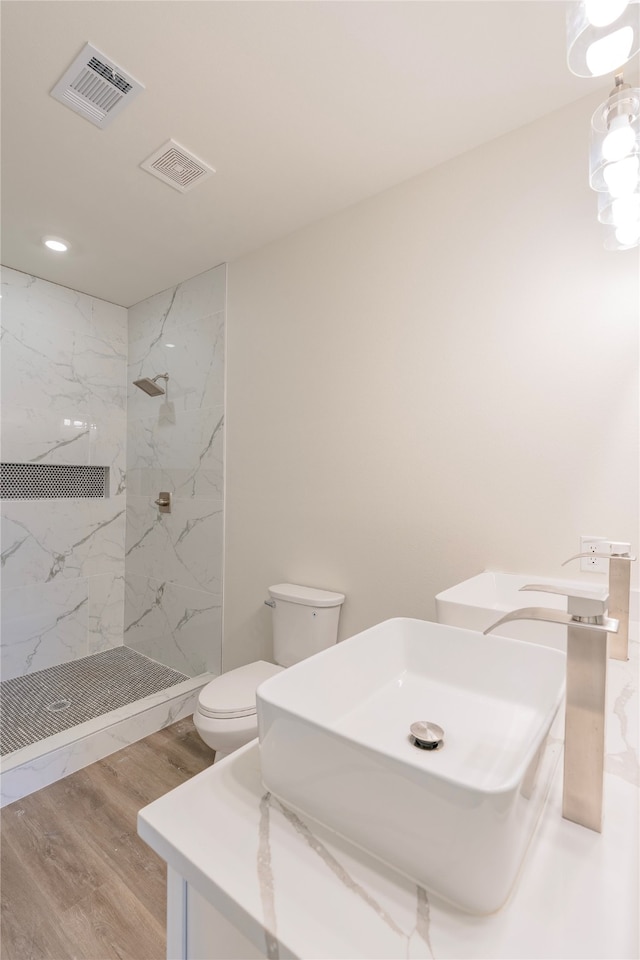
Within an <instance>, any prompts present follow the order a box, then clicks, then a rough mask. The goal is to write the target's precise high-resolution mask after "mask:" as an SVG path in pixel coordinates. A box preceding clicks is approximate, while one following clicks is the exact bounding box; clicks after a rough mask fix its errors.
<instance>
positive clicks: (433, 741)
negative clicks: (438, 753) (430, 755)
mask: <svg viewBox="0 0 640 960" xmlns="http://www.w3.org/2000/svg"><path fill="white" fill-rule="evenodd" d="M409 729H410V731H411V737H410V740H411V742H412V744H413V745H414V746H415V747H419V748H420V749H421V750H437V749H438V747H440V746H442V743H443V741H444V730H443V729H442V727H439V726H438V724H437V723H431V722H430V721H429V720H417V721H416V723H412V724H411V727H410V728H409Z"/></svg>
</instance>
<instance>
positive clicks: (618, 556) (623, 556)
mask: <svg viewBox="0 0 640 960" xmlns="http://www.w3.org/2000/svg"><path fill="white" fill-rule="evenodd" d="M611 546H612V547H616V546H617V544H615V543H614V544H612V545H611ZM583 557H593V559H594V560H628V561H629V562H630V563H632V562H633V561H635V559H636V558H635V557H632V556H631V554H630V553H616V552H615V551H614V550H612V552H611V553H590V552H587V553H576V554H574V556H573V557H569V559H568V560H563V561H562V563H561V564H560V566H561V567H566V565H567V564H568V563H571V561H572V560H582V558H583Z"/></svg>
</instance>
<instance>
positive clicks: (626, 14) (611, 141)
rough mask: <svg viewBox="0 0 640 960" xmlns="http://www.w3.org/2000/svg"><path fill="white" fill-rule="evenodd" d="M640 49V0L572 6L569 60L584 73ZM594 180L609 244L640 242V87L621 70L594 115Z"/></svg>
mask: <svg viewBox="0 0 640 960" xmlns="http://www.w3.org/2000/svg"><path fill="white" fill-rule="evenodd" d="M639 50H640V0H579V2H577V3H570V4H568V7H567V63H568V65H569V69H570V70H571V72H572V73H575V74H576V76H578V77H601V76H604V75H605V74H607V73H614V72H616V71H620V68H621V67H622V66H624V64H625V63H628V61H629V60H630V59H631V58H632V57H633V56H635V54H636V53H638V51H639ZM589 185H590V186H591V188H592V189H593V190H595V191H596V192H597V193H598V220H599V221H600V223H603V224H605V225H607V226H608V227H609V234H608V236H607V237H606V239H605V242H604V245H605V247H606V248H607V250H630V249H632V248H633V247H637V246H638V245H640V89H638V88H637V87H631V85H630V84H628V83H625V82H624V80H623V77H622V73H620V72H616V76H615V86H614V88H613V90H612V91H611V93H610V94H609V97H608V98H607V100H605V102H604V103H601V104H600V106H599V107H598V108H597V110H596V111H595V113H594V114H593V117H592V118H591V149H590V156H589Z"/></svg>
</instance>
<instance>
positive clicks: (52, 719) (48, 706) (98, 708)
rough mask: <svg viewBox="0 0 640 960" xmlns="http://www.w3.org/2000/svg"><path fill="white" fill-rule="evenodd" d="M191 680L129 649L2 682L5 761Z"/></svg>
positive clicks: (0, 726)
mask: <svg viewBox="0 0 640 960" xmlns="http://www.w3.org/2000/svg"><path fill="white" fill-rule="evenodd" d="M186 679H188V678H187V677H186V676H185V675H184V674H182V673H178V671H177V670H171V669H170V668H169V667H165V666H163V665H162V664H161V663H156V662H155V661H154V660H150V659H149V658H148V657H144V656H142V654H140V653H137V652H136V651H135V650H130V649H129V647H124V646H123V647H114V648H113V649H112V650H104V651H103V652H101V653H95V654H93V655H92V656H90V657H83V658H82V659H80V660H73V661H71V662H70V663H63V664H59V665H58V666H56V667H48V668H47V669H46V670H39V671H38V672H37V673H31V674H28V675H27V676H24V677H15V678H13V679H11V680H3V681H2V683H0V756H5V755H6V754H8V753H12V752H13V751H14V750H19V749H21V748H22V747H26V746H28V745H29V744H31V743H36V742H37V741H38V740H43V739H44V738H45V737H50V736H52V734H55V733H61V732H62V731H63V730H68V729H69V728H70V727H74V726H76V724H78V723H83V722H84V721H85V720H91V719H93V718H94V717H100V716H102V715H103V714H105V713H109V711H111V710H115V709H116V708H117V707H122V706H125V705H126V704H129V703H134V702H135V701H136V700H140V699H142V698H143V697H147V696H149V695H150V694H154V693H158V692H159V691H161V690H166V689H167V687H172V686H174V685H175V684H177V683H182V681H183V680H186Z"/></svg>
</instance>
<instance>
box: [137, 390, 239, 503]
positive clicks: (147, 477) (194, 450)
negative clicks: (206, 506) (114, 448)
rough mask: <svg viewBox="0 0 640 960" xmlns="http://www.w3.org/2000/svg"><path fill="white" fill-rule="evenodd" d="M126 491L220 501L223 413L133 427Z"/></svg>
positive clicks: (209, 410)
mask: <svg viewBox="0 0 640 960" xmlns="http://www.w3.org/2000/svg"><path fill="white" fill-rule="evenodd" d="M127 448H128V470H127V476H128V490H129V492H130V493H131V494H134V495H139V496H147V497H149V496H151V494H153V495H154V498H155V497H156V496H157V494H158V491H159V490H169V491H170V492H171V493H172V494H173V495H174V496H176V497H179V498H183V499H184V498H186V497H195V498H198V499H213V500H222V499H223V493H224V482H223V480H224V472H223V451H224V411H223V407H221V406H216V407H203V408H201V409H199V410H189V411H185V410H180V411H179V412H176V419H175V423H170V424H166V423H163V422H162V421H161V420H159V419H158V418H157V417H155V418H147V419H144V420H134V421H130V423H129V435H128V444H127Z"/></svg>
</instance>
